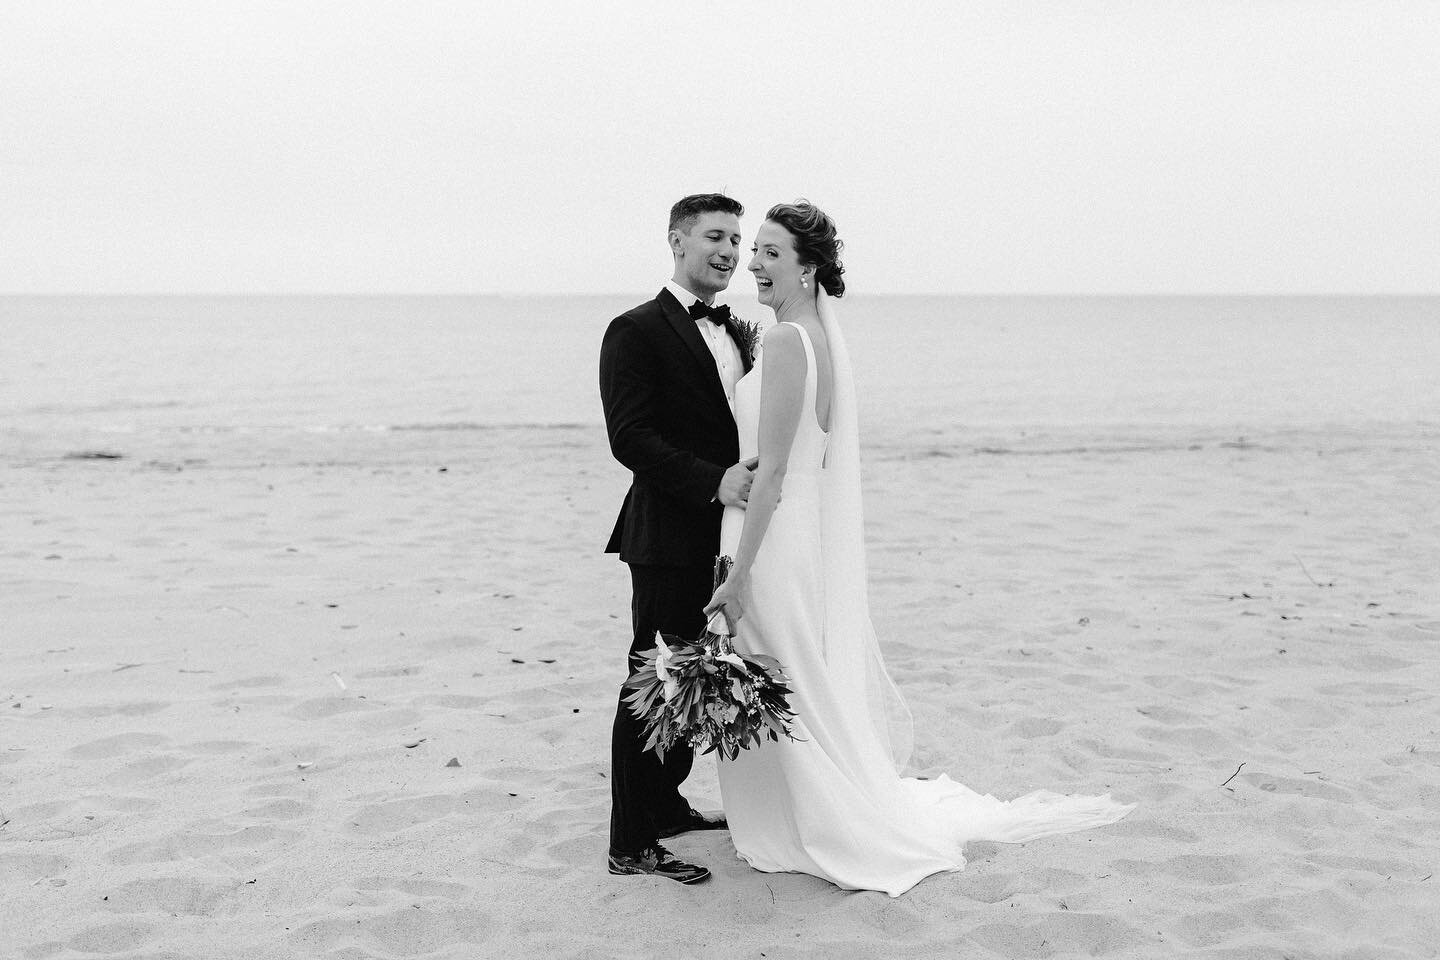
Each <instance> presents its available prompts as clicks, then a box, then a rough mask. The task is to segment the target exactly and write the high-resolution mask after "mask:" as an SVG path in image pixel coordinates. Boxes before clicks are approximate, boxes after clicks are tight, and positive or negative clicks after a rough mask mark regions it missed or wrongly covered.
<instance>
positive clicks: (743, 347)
mask: <svg viewBox="0 0 1440 960" xmlns="http://www.w3.org/2000/svg"><path fill="white" fill-rule="evenodd" d="M725 326H726V327H727V328H728V329H729V331H730V336H731V338H733V339H734V341H735V346H737V347H739V348H740V355H741V356H742V357H744V358H745V368H746V369H747V370H748V369H749V368H751V367H753V366H754V365H755V358H756V357H757V356H759V355H760V325H759V324H758V323H750V322H749V321H746V320H741V319H740V318H739V317H737V316H735V314H733V313H732V314H730V319H729V320H728V321H727V322H726V324H725Z"/></svg>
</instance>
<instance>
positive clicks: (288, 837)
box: [106, 826, 303, 866]
mask: <svg viewBox="0 0 1440 960" xmlns="http://www.w3.org/2000/svg"><path fill="white" fill-rule="evenodd" d="M301 836H303V834H301V833H300V832H299V831H297V830H286V829H283V828H279V827H270V826H254V827H245V828H243V829H241V830H237V831H235V832H234V833H226V834H197V833H192V832H189V831H186V832H182V833H175V834H170V835H169V836H165V837H161V838H160V839H158V840H146V841H144V842H141V843H132V844H128V845H126V846H123V847H117V848H115V849H114V850H111V851H110V853H109V854H107V856H106V859H108V860H109V861H110V862H111V863H115V864H121V865H125V866H135V865H139V864H148V863H175V862H178V861H182V860H202V859H205V858H207V857H215V856H219V857H222V859H223V858H224V854H226V853H227V852H228V851H235V852H236V853H238V854H239V855H240V856H242V857H245V858H249V857H250V856H251V855H253V854H254V853H257V852H261V851H263V850H264V849H265V848H266V847H269V846H273V845H276V844H280V845H288V844H290V843H292V842H293V841H295V840H298V839H299V838H300V837H301Z"/></svg>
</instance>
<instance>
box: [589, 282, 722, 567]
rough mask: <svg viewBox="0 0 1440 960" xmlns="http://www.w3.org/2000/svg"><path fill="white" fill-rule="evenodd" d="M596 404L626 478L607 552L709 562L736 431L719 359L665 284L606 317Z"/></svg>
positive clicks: (647, 559) (640, 560)
mask: <svg viewBox="0 0 1440 960" xmlns="http://www.w3.org/2000/svg"><path fill="white" fill-rule="evenodd" d="M731 336H732V338H734V339H735V341H736V344H737V346H739V347H740V351H739V352H740V353H741V361H742V363H743V364H744V366H745V369H746V370H749V369H750V358H749V357H747V356H744V353H745V350H744V348H743V346H740V340H739V338H738V337H734V333H733V331H732V333H731ZM600 402H601V404H602V405H603V406H604V408H605V429H606V431H607V432H608V433H609V435H610V451H611V452H612V453H613V454H614V455H615V459H616V460H619V461H620V463H621V464H623V465H624V466H625V467H626V468H627V469H628V470H629V471H630V473H631V477H632V479H631V483H630V491H629V492H628V493H627V494H626V495H625V502H624V504H623V505H622V506H621V507H620V516H619V517H618V518H617V519H616V521H615V529H614V531H613V532H612V533H611V535H610V542H609V543H608V544H607V545H606V547H605V552H606V553H619V554H620V559H621V560H623V561H625V562H626V563H634V564H655V565H661V566H690V565H701V564H703V565H706V566H708V565H709V564H710V563H711V562H712V561H713V560H714V559H715V553H716V551H717V550H719V549H720V514H721V512H722V511H723V509H724V508H723V507H722V506H721V505H720V503H719V502H718V501H716V500H714V497H715V494H716V492H717V491H718V490H719V489H720V478H721V477H722V476H724V474H725V470H726V469H727V468H728V467H729V466H730V465H731V464H733V463H735V461H736V460H738V459H739V457H740V448H739V438H738V437H737V435H736V432H735V418H734V416H733V415H732V414H731V412H730V406H729V404H728V403H726V401H725V388H724V386H722V385H721V383H720V373H719V371H717V370H716V369H715V359H714V357H713V355H712V354H711V353H710V350H709V349H708V348H707V347H706V346H705V342H704V340H703V339H702V338H701V335H700V331H699V330H698V329H697V328H696V326H695V321H694V320H693V319H691V317H690V315H689V314H688V313H686V312H685V310H684V309H683V308H681V306H680V302H679V301H678V300H676V299H675V297H674V295H673V294H671V293H670V291H668V290H663V289H662V290H661V291H660V293H659V294H657V295H656V297H655V299H654V300H650V301H648V302H646V303H642V304H640V306H638V307H635V308H634V309H632V310H629V311H626V312H625V313H623V314H621V315H620V316H618V317H616V318H615V319H614V320H612V321H610V326H609V328H608V329H606V331H605V339H604V341H603V342H602V343H601V345H600Z"/></svg>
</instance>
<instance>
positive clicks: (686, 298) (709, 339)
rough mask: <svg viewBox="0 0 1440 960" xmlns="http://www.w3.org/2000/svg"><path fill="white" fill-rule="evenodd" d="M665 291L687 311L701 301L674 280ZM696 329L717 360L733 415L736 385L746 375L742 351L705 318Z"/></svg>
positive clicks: (696, 322) (696, 324)
mask: <svg viewBox="0 0 1440 960" xmlns="http://www.w3.org/2000/svg"><path fill="white" fill-rule="evenodd" d="M665 289H666V290H669V291H670V292H671V293H672V294H674V295H675V299H676V300H679V301H680V306H681V307H682V308H683V309H685V310H686V311H689V309H690V307H691V306H692V305H693V304H694V303H695V302H696V301H698V300H699V299H700V298H699V297H697V296H695V294H693V293H691V292H690V291H689V290H686V289H685V288H684V287H682V286H680V284H678V283H676V282H675V281H674V280H667V281H665ZM695 327H696V329H698V330H699V331H700V339H701V340H704V341H705V345H706V346H707V347H709V348H710V355H711V356H712V357H714V358H715V371H716V372H717V373H719V374H720V385H721V386H722V387H724V388H725V400H726V402H728V403H729V404H730V412H731V413H732V414H733V413H734V412H735V384H737V383H739V382H740V378H741V377H742V376H744V375H745V367H744V365H743V364H742V363H741V362H740V350H739V349H738V348H737V347H736V346H735V341H734V340H732V339H731V338H730V331H728V330H726V329H725V328H724V327H721V326H716V325H715V324H713V323H711V322H710V321H709V320H707V319H706V318H704V317H701V318H700V319H699V320H696V321H695Z"/></svg>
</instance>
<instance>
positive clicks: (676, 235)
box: [665, 230, 680, 257]
mask: <svg viewBox="0 0 1440 960" xmlns="http://www.w3.org/2000/svg"><path fill="white" fill-rule="evenodd" d="M665 239H666V240H667V241H669V243H670V252H671V253H673V254H675V256H677V257H678V256H680V231H679V230H671V231H670V232H669V233H667V234H666V235H665Z"/></svg>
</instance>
